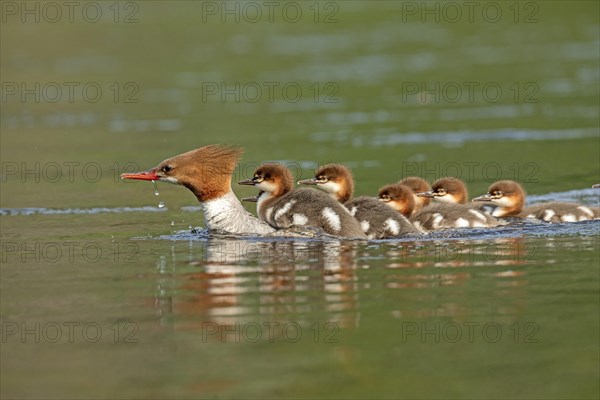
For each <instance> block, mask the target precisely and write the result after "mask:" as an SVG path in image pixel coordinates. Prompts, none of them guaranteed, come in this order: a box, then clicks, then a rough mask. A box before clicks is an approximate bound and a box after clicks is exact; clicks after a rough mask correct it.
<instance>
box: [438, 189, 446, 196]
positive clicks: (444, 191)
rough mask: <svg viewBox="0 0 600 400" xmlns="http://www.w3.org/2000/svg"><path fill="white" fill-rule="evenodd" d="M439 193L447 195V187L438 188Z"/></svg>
mask: <svg viewBox="0 0 600 400" xmlns="http://www.w3.org/2000/svg"><path fill="white" fill-rule="evenodd" d="M437 193H438V194H441V195H445V194H446V190H445V189H438V190H437Z"/></svg>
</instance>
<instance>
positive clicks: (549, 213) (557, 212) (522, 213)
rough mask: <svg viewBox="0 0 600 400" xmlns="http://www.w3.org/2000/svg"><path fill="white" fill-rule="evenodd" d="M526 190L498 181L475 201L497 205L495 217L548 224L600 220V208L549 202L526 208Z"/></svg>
mask: <svg viewBox="0 0 600 400" xmlns="http://www.w3.org/2000/svg"><path fill="white" fill-rule="evenodd" d="M525 196H526V194H525V190H523V188H522V187H521V185H519V184H518V183H517V182H515V181H498V182H496V183H494V184H492V185H491V186H490V187H489V189H488V192H487V194H484V195H483V196H479V197H476V198H474V199H473V201H491V202H493V203H495V204H496V205H497V207H496V208H495V209H494V211H493V212H492V215H493V216H495V217H517V218H530V219H539V220H542V221H547V222H576V221H586V220H590V219H599V218H600V207H589V206H584V205H582V204H578V203H563V202H554V201H553V202H549V203H539V204H534V205H531V206H527V207H525Z"/></svg>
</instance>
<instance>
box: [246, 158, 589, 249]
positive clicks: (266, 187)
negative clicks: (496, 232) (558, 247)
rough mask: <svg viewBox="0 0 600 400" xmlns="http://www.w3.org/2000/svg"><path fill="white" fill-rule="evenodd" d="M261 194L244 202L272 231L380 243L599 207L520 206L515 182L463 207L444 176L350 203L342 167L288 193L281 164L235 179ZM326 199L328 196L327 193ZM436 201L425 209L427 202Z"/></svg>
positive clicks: (328, 168)
mask: <svg viewBox="0 0 600 400" xmlns="http://www.w3.org/2000/svg"><path fill="white" fill-rule="evenodd" d="M239 184H240V185H252V186H255V187H256V188H258V189H259V193H258V195H256V196H252V197H247V198H244V199H242V200H243V201H255V202H256V203H257V205H256V208H257V214H258V217H259V218H260V219H261V220H262V221H265V222H267V223H268V224H269V225H271V226H273V227H275V228H290V227H293V226H312V227H317V228H321V229H323V230H324V231H325V232H326V233H328V234H331V235H336V236H343V237H351V238H364V237H366V238H368V239H383V238H393V237H398V236H402V235H405V234H410V233H426V232H429V231H434V230H440V229H450V228H482V227H494V226H498V225H504V224H506V222H505V221H503V220H499V219H498V218H504V217H517V218H533V219H539V220H544V221H548V222H566V221H583V220H588V219H598V218H600V208H599V207H588V206H584V205H581V204H577V203H558V202H552V203H541V204H536V205H533V206H528V207H525V191H524V190H523V188H522V187H521V185H519V184H518V183H517V182H514V181H499V182H496V183H494V184H493V185H491V186H490V187H489V189H488V193H487V194H485V195H483V196H479V197H476V198H474V199H473V202H475V203H468V202H467V201H468V192H467V188H466V186H465V184H464V183H463V182H462V181H460V180H459V179H456V178H442V179H440V180H438V181H436V182H435V183H434V184H433V185H432V186H431V187H430V186H429V184H428V183H427V182H426V181H425V180H423V179H421V178H418V177H409V178H406V179H404V180H402V181H400V182H398V183H395V184H392V185H386V186H384V187H382V188H381V189H380V190H379V195H378V197H368V196H361V197H356V198H352V194H353V192H354V179H353V177H352V173H351V172H350V170H349V169H348V168H347V167H345V166H343V165H340V164H327V165H324V166H322V167H321V168H319V169H318V170H317V172H316V174H315V176H314V177H313V178H310V179H305V180H301V181H298V184H300V185H316V186H317V187H319V188H321V189H323V190H324V192H325V193H324V192H321V191H318V190H311V189H306V188H298V189H294V177H293V176H292V173H291V172H290V171H289V169H287V168H286V167H285V166H283V165H281V164H275V163H270V164H264V165H262V166H260V167H258V168H257V169H256V170H255V171H254V174H253V177H252V178H250V179H247V180H244V181H241V182H239ZM326 193H327V194H329V196H328V195H327V194H326ZM431 199H433V200H434V202H432V203H431V204H430V200H431Z"/></svg>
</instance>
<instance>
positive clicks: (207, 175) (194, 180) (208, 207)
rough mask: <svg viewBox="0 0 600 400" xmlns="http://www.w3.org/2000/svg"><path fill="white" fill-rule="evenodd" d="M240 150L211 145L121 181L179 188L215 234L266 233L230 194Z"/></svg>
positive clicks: (265, 227)
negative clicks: (196, 205) (190, 197)
mask: <svg viewBox="0 0 600 400" xmlns="http://www.w3.org/2000/svg"><path fill="white" fill-rule="evenodd" d="M241 154H242V149H240V148H236V147H227V146H221V145H210V146H204V147H200V148H199V149H196V150H192V151H188V152H187V153H183V154H180V155H178V156H175V157H171V158H168V159H166V160H164V161H163V162H161V163H160V164H158V166H157V167H155V168H152V169H149V170H147V171H143V172H136V173H126V174H121V179H139V180H143V181H161V182H168V183H173V184H176V185H182V186H185V187H186V188H188V189H189V190H191V191H192V193H194V195H195V196H196V198H197V199H198V201H199V202H200V204H201V205H202V208H203V211H204V221H205V223H206V227H207V228H208V229H209V230H211V231H214V232H218V233H232V234H267V233H272V232H275V229H274V228H273V227H271V226H270V225H268V224H266V223H264V222H262V221H259V220H258V219H257V218H255V217H254V216H252V215H251V214H250V213H248V212H247V211H246V210H245V209H244V207H243V206H242V204H241V203H240V202H239V200H238V199H237V197H235V195H234V194H233V192H232V191H231V175H232V174H233V170H234V169H235V166H236V163H237V162H238V159H239V158H240V156H241Z"/></svg>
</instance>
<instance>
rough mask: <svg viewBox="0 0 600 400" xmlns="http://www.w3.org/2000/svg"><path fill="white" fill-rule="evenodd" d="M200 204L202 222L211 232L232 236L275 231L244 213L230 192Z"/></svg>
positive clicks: (243, 209) (244, 210) (240, 204)
mask: <svg viewBox="0 0 600 400" xmlns="http://www.w3.org/2000/svg"><path fill="white" fill-rule="evenodd" d="M201 204H202V208H203V211H204V222H205V224H206V227H207V228H208V229H209V230H211V231H215V232H222V233H234V234H266V233H271V232H274V231H275V229H274V228H272V227H271V226H269V225H267V224H266V223H264V222H262V221H260V220H258V219H257V218H256V217H254V216H253V215H251V214H250V213H249V212H248V211H246V209H245V208H244V207H243V206H242V203H240V201H239V200H238V199H237V197H235V194H233V192H232V191H231V190H230V191H229V192H227V193H226V194H224V195H222V196H220V197H217V198H215V199H211V200H207V201H205V202H203V203H201Z"/></svg>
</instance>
